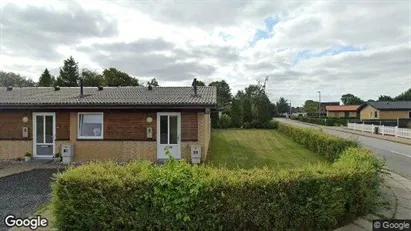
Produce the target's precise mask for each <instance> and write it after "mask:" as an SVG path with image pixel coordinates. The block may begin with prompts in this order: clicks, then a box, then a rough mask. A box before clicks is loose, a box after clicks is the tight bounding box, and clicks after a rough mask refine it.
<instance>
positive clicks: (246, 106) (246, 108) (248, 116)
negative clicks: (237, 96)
mask: <svg viewBox="0 0 411 231" xmlns="http://www.w3.org/2000/svg"><path fill="white" fill-rule="evenodd" d="M252 120H253V110H252V107H251V100H250V97H244V99H243V123H246V122H247V123H250V122H251V121H252Z"/></svg>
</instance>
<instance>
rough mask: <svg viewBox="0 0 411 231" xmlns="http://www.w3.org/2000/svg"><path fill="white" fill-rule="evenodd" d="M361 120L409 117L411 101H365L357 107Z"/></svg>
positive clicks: (410, 114)
mask: <svg viewBox="0 0 411 231" xmlns="http://www.w3.org/2000/svg"><path fill="white" fill-rule="evenodd" d="M358 110H359V111H360V119H361V120H369V119H378V120H389V119H391V120H396V119H401V118H411V101H377V102H367V103H365V104H363V105H361V107H360V108H359V109H358Z"/></svg>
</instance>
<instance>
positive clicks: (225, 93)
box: [208, 80, 232, 108]
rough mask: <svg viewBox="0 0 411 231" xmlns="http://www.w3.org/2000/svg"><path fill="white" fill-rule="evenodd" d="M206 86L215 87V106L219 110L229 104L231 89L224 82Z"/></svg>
mask: <svg viewBox="0 0 411 231" xmlns="http://www.w3.org/2000/svg"><path fill="white" fill-rule="evenodd" d="M208 86H216V87H217V106H218V107H219V108H222V107H225V106H227V105H228V104H230V102H231V98H232V95H231V89H230V86H229V85H228V83H226V82H225V81H224V80H222V81H214V82H211V83H210V84H209V85H208Z"/></svg>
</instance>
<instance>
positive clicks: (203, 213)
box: [52, 149, 380, 230]
mask: <svg viewBox="0 0 411 231" xmlns="http://www.w3.org/2000/svg"><path fill="white" fill-rule="evenodd" d="M374 159H375V157H374V156H372V154H371V153H369V152H367V151H366V150H362V149H349V150H347V151H345V152H344V153H342V155H341V157H340V158H339V159H338V160H337V161H336V162H335V163H334V164H333V165H332V166H329V165H316V166H308V167H306V168H304V169H299V170H291V171H290V170H288V171H287V170H282V171H279V172H276V171H271V170H269V169H252V170H241V169H237V170H228V169H217V168H211V167H208V166H191V165H189V164H187V163H185V162H179V161H175V160H171V161H169V162H167V163H166V164H165V165H163V166H154V165H152V164H150V163H147V162H143V163H141V162H140V163H138V162H136V163H131V164H128V165H125V166H118V165H115V164H113V163H100V164H96V163H95V164H91V165H84V166H81V167H78V168H71V169H69V170H67V171H66V172H65V173H60V174H58V175H57V176H56V180H55V182H54V183H53V185H52V208H53V214H54V215H55V219H56V225H57V228H58V229H59V230H147V229H149V230H151V229H155V230H221V229H223V230H330V229H333V228H335V227H337V226H340V225H343V224H345V223H347V222H350V221H352V220H353V219H354V218H355V217H357V216H359V215H363V214H366V213H368V212H370V211H372V210H373V209H374V208H375V205H376V203H375V202H376V198H377V195H378V183H379V180H380V179H379V177H378V171H377V168H378V166H380V165H379V164H378V165H374V163H377V162H376V161H375V160H374ZM85 214H86V215H85Z"/></svg>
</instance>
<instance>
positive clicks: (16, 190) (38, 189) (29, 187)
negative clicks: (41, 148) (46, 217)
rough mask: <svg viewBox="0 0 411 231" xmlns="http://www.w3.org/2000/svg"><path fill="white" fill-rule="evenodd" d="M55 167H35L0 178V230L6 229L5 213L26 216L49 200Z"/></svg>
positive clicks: (20, 216)
mask: <svg viewBox="0 0 411 231" xmlns="http://www.w3.org/2000/svg"><path fill="white" fill-rule="evenodd" d="M56 172H57V170H55V169H36V170H32V171H28V172H23V173H19V174H15V175H11V176H6V177H2V178H0V230H7V229H8V228H7V227H6V225H5V224H4V219H5V217H6V216H7V215H10V214H12V215H15V216H16V217H19V218H26V217H28V216H30V215H32V214H33V212H35V211H36V209H37V208H38V207H39V206H40V205H41V204H43V203H45V202H47V201H49V200H50V191H51V189H50V183H51V177H52V175H53V173H56Z"/></svg>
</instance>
